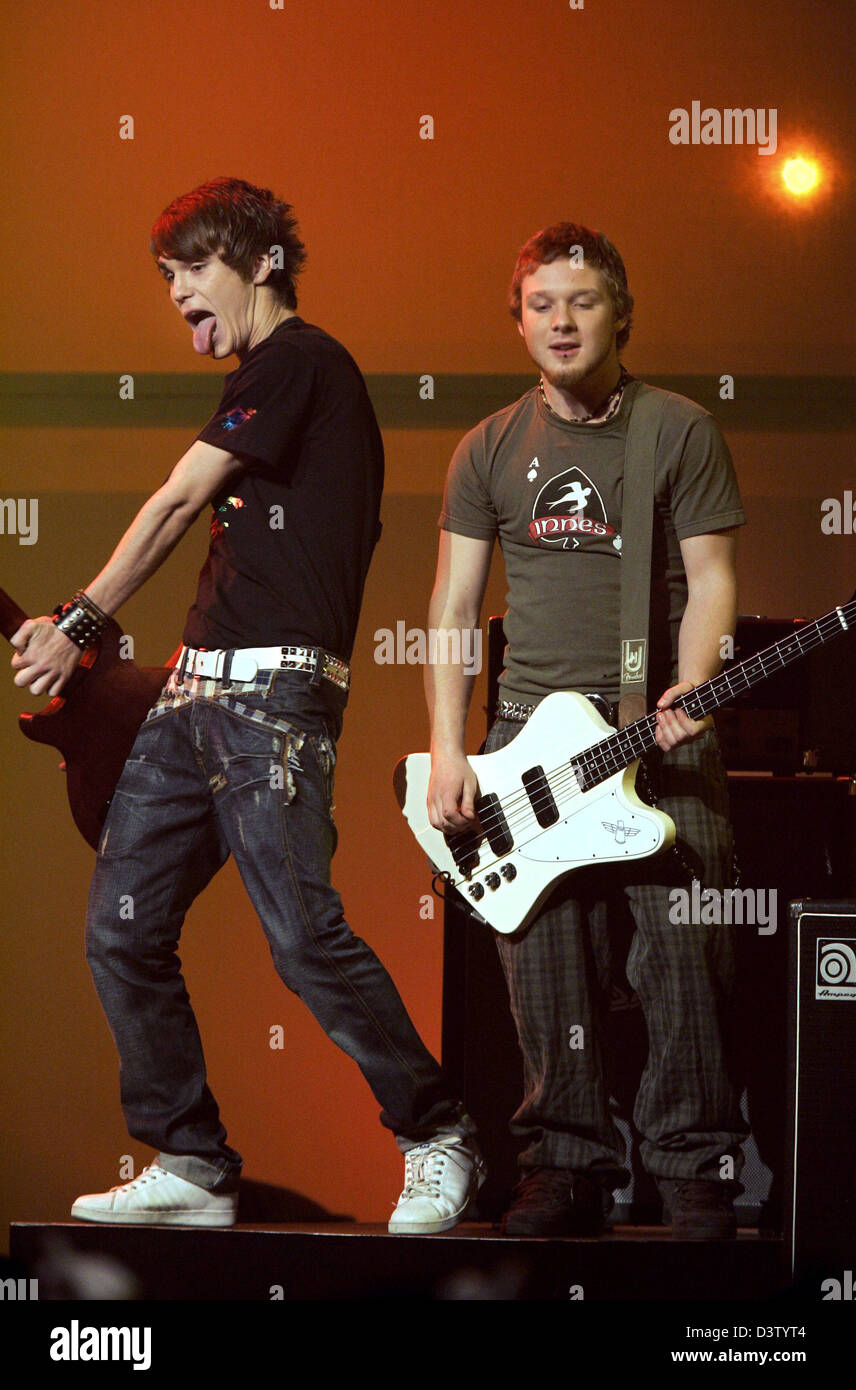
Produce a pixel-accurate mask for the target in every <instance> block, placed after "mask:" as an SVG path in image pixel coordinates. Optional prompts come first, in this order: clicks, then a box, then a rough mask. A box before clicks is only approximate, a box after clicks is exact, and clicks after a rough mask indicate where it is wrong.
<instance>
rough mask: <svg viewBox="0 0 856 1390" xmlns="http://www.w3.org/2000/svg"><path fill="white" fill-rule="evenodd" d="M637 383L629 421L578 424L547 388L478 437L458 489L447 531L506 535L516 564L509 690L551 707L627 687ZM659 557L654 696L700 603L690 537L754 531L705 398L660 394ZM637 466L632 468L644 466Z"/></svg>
mask: <svg viewBox="0 0 856 1390" xmlns="http://www.w3.org/2000/svg"><path fill="white" fill-rule="evenodd" d="M654 390H658V388H656V387H651V386H646V385H644V384H643V383H641V382H637V381H633V380H631V381H630V382H629V383H628V385H627V386H626V387H625V390H624V394H623V396H622V399H621V405H620V407H619V409H618V411H617V412H616V414H615V415H614V416H613V417H612V418H611V419H609V420H605V421H604V422H603V423H597V422H593V423H591V424H581V423H577V424H574V423H572V422H571V421H568V420H564V419H562V418H561V417H560V416H558V415H556V414H554V412H553V411H551V410H550V409H549V408H548V407H547V405H546V404H545V402H544V401H543V400H542V399H541V394H540V392H539V391H538V389H537V387H533V388H532V390H531V391H527V392H526V394H525V395H524V396H521V398H520V400H519V401H516V402H515V403H514V405H510V406H507V407H506V408H505V409H504V410H500V411H497V413H496V414H495V415H490V416H489V417H488V418H487V419H486V420H483V421H482V422H481V424H479V425H477V426H476V428H475V429H473V430H470V431H469V433H468V434H466V435H464V438H463V439H462V440H461V442H460V444H459V445H458V448H457V449H456V450H455V453H454V456H453V458H452V462H451V464H450V467H449V473H448V477H447V480H446V489H445V494H444V497H443V510H442V513H441V515H440V521H439V525H440V526H441V527H442V528H443V529H444V530H447V531H453V532H455V533H456V534H458V535H462V536H473V537H476V538H484V539H493V538H494V537H498V538H499V543H500V546H501V549H502V553H503V557H504V559H505V571H506V580H507V583H508V594H507V596H506V597H507V603H508V611H507V613H506V614H505V619H504V628H505V638H506V642H507V644H508V645H507V647H506V652H505V670H504V671H503V673H502V675H501V677H500V687H501V694H502V696H503V697H504V698H505V699H508V700H523V701H527V702H529V703H537V702H538V700H540V699H542V698H543V697H544V696H545V695H549V694H550V692H551V691H554V690H579V691H581V692H582V693H583V694H590V693H593V692H598V693H600V694H602V695H605V696H606V697H607V699H610V700H617V699H618V696H619V690H620V672H619V648H620V637H619V616H620V603H621V508H622V494H623V484H624V465H625V441H626V435H627V422H628V419H629V415H630V411H631V409H632V406H633V400H634V398H635V396H636V394H637V392H638V391H654ZM658 394H659V395H660V396H661V397H662V398H663V405H664V409H663V412H662V415H661V419H660V426H659V438H658V443H657V451H656V468H655V475H654V479H655V481H654V488H655V502H654V531H653V545H652V559H651V571H652V573H651V626H650V646H649V650H650V661H649V677H650V679H649V694H650V695H651V697H652V698H653V699H656V698H658V697H659V695H661V694H662V692H663V690H665V689H666V688H667V686H668V685H670V684H672V683H673V682H674V681H675V680H676V679H677V660H678V629H679V627H680V620H681V616H682V614H683V611H684V608H685V606H686V601H687V581H686V574H685V572H684V566H683V562H682V559H681V551H680V545H679V542H680V541H681V540H684V539H685V538H686V537H687V536H698V535H702V534H704V533H705V532H709V531H721V530H725V529H727V528H729V527H732V526H741V525H743V523H744V522H745V520H746V518H745V516H744V514H743V508H742V506H741V502H740V494H739V491H738V488H737V479H736V477H735V473H734V465H733V463H732V460H731V455H730V453H729V451H728V446H727V445H726V443H725V440H724V439H723V437H722V434H721V433H720V430H719V427H718V426H717V424H716V422H715V420H714V419H713V417H712V416H711V415H710V414H709V413H708V412H707V411H706V410H703V409H702V407H701V406H699V405H696V404H695V402H693V401H689V400H686V399H685V397H683V396H678V395H675V394H673V393H672V392H666V391H659V390H658ZM631 466H632V461H631Z"/></svg>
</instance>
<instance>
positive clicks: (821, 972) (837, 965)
mask: <svg viewBox="0 0 856 1390" xmlns="http://www.w3.org/2000/svg"><path fill="white" fill-rule="evenodd" d="M814 997H815V999H853V1000H854V1001H856V937H854V936H849V937H845V938H844V940H842V939H841V938H840V937H836V938H835V939H832V940H830V938H829V937H826V938H824V937H819V938H818V942H817V978H816V980H815V986H814Z"/></svg>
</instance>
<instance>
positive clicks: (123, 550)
mask: <svg viewBox="0 0 856 1390" xmlns="http://www.w3.org/2000/svg"><path fill="white" fill-rule="evenodd" d="M199 511H200V508H198V507H197V508H193V507H191V506H189V505H188V504H187V503H179V502H175V501H173V500H171V499H169V497H167V496H165V495H164V490H163V489H161V490H160V491H159V492H156V493H155V494H154V496H153V497H150V498H149V500H148V502H146V503H145V505H144V506H143V507H141V508H140V510H139V512H138V513H137V515H136V517H135V518H134V520H133V521H132V522H131V525H130V526H129V527H128V529H127V531H126V532H125V534H124V536H123V537H122V539H121V540H120V542H119V544H118V545H117V546H116V549H115V550H114V551H113V554H112V555H111V556H110V559H109V560H108V561H107V564H106V565H105V566H104V568H103V569H102V570H101V572H100V574H98V575H97V577H96V578H95V579H93V580H92V583H91V584H87V585H86V592H87V594H89V597H90V598H91V599H92V601H93V603H97V605H98V607H99V608H102V609H103V610H104V612H105V613H110V614H113V613H115V612H116V610H117V609H118V608H120V607H121V606H122V604H123V603H124V602H125V601H126V599H129V598H130V597H131V595H132V594H135V593H136V592H137V590H138V589H139V588H140V587H141V586H142V585H143V584H145V582H146V580H147V579H149V578H150V577H151V575H153V574H154V572H155V570H157V569H158V568H159V567H160V566H161V565H162V564H163V562H164V560H165V559H166V557H167V556H168V555H169V554H170V552H171V551H172V550H174V549H175V547H176V545H177V544H178V542H179V541H180V540H181V538H182V536H183V535H184V534H185V533H186V532H187V530H188V529H189V528H190V526H192V524H193V522H194V521H195V519H196V517H197V516H198V515H199Z"/></svg>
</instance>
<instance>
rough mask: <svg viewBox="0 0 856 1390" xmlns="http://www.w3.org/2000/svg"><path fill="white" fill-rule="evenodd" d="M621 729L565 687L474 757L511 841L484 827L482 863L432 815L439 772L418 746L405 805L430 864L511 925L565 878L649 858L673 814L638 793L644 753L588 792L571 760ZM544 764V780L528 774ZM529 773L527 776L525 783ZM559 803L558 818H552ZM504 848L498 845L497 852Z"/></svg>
mask: <svg viewBox="0 0 856 1390" xmlns="http://www.w3.org/2000/svg"><path fill="white" fill-rule="evenodd" d="M614 733H615V730H614V729H611V728H610V726H609V725H608V724H607V723H606V722H605V721H604V720H603V719H602V718H601V716H600V715H599V714H598V712H597V710H596V709H595V707H594V705H593V704H592V703H591V701H590V700H587V699H586V698H585V696H584V695H578V694H576V693H575V692H571V691H557V692H556V693H555V694H553V695H548V696H547V697H546V699H544V700H542V701H541V703H540V704H539V705H538V707H537V709H536V710H535V712H534V713H533V714H532V715H531V717H530V718H529V720H528V721H527V723H526V724H524V725H523V726H522V728H521V730H520V733H519V734H518V735H517V737H516V738H515V739H514V740H513V742H512V743H509V744H508V745H507V746H506V747H505V748H500V749H499V750H498V751H497V752H495V753H484V754H480V755H476V756H474V757H472V758H469V759H468V761H469V763H470V766H471V767H472V769H473V771H474V772H475V774H476V776H477V777H478V780H479V793H480V797H481V799H482V802H484V799H485V798H488V801H489V804H495V803H493V802H491V801H490V799H491V798H492V797H496V798H497V799H498V801H499V802H500V803H501V804H502V808H503V813H504V818H503V825H504V827H505V829H506V831H507V834H506V840H507V839H509V838H510V839H511V841H512V844H511V847H510V848H509V849H507V850H503V849H502V844H501V835H502V827H498V826H495V833H494V835H493V840H494V843H493V845H492V844H491V843H490V841H489V839H488V837H487V836H485V835H480V836H479V835H476V836H475V841H476V843H477V849H476V851H475V854H476V861H477V862H475V863H468V864H466V865H465V869H464V871H462V867H461V863H460V860H461V857H462V856H461V853H460V847H459V854H458V857H457V858H456V856H455V854H454V852H453V849H452V847H451V846H450V841H449V840H447V838H446V836H445V835H444V834H443V833H442V831H439V830H435V829H434V827H433V826H432V825H431V824H430V822H429V820H428V812H427V808H426V797H427V793H428V782H429V778H430V775H431V758H430V755H429V754H428V753H412V754H411V755H410V756H409V757H407V758H402V759H401V761H400V762H399V763H398V765H397V767H396V769H395V777H394V785H395V790H396V795H397V797H398V800H399V805H400V806H401V809H402V811H403V813H404V816H405V819H406V820H407V822H408V824H409V826H410V828H411V830H412V831H413V833H414V835H415V836H416V839H417V840H418V841H419V843H420V845H421V846H422V848H423V849H424V850H425V853H426V854H427V855H428V858H429V860H430V861H431V863H432V864H433V865H434V866H435V867H436V869H437V870H438V871H439V872H440V873H441V874H443V875H444V876H445V877H446V878H447V880H448V882H450V883H451V884H452V886H453V887H455V888H457V889H458V890H459V891H460V892H461V893H462V894H463V895H464V897H465V898H466V899H467V901H468V902H469V903H470V905H471V906H472V908H473V909H474V910H475V911H476V912H477V913H478V914H479V915H480V916H482V917H483V918H484V919H485V921H486V922H488V923H489V924H490V926H492V927H493V928H494V929H495V930H496V931H498V932H502V933H510V932H513V931H517V930H518V929H519V928H521V927H524V926H526V925H527V924H528V922H529V921H530V920H531V919H532V917H533V916H534V914H535V913H536V912H537V910H538V908H539V907H540V906H541V904H542V903H543V901H544V899H545V898H546V897H547V896H548V894H549V893H550V892H551V890H552V888H553V887H554V885H555V884H556V882H557V880H558V879H560V878H562V877H564V876H565V875H566V874H568V873H570V872H572V871H573V870H574V869H579V868H582V867H583V866H584V865H586V864H593V863H595V862H606V863H608V862H615V861H621V862H623V861H625V860H628V859H643V858H645V857H647V856H648V855H650V854H655V853H656V852H657V851H658V850H660V849H664V848H667V847H668V846H669V845H671V844H672V842H673V840H674V838H675V827H674V823H673V821H672V820H671V818H670V817H669V816H667V815H665V814H664V813H663V812H662V811H657V810H655V809H654V808H653V807H651V806H648V805H646V804H645V802H643V801H642V800H640V798H639V797H638V795H637V794H636V786H635V783H636V771H637V768H638V766H639V761H638V759H636V760H635V761H634V762H631V763H630V764H629V765H628V766H626V767H624V768H623V769H622V770H621V771H620V772H617V773H615V774H614V775H613V776H611V777H608V778H606V779H605V780H604V781H602V782H600V783H599V784H598V785H597V786H595V787H592V788H591V790H589V791H583V790H581V789H580V787H579V785H578V783H577V780H576V778H575V777H574V774H573V772H572V770H571V769H570V768H569V766H568V765H569V763H570V761H571V760H572V759H573V758H574V756H575V755H576V754H577V753H579V752H582V751H583V750H586V749H591V748H592V747H593V746H594V745H596V744H597V743H598V742H599V741H600V740H602V739H605V738H610V737H612V736H613V735H614ZM539 769H540V770H541V771H542V773H543V779H542V778H541V777H538V776H537V775H536V776H535V777H533V776H531V775H529V774H532V773H537V770H539ZM524 776H526V777H527V781H528V789H527V784H526V783H525V782H524V780H523V779H524ZM550 802H552V805H553V807H554V808H555V813H557V815H556V819H555V820H554V821H553V823H552V824H550V825H546V826H545V825H542V824H541V823H540V822H539V820H538V814H539V813H540V814H541V815H542V818H543V819H547V808H548V806H549V804H550ZM498 814H499V813H497V815H494V816H492V813H491V811H490V809H489V805H488V806H487V807H485V808H484V810H483V811H482V812H480V820H482V821H483V823H484V824H486V825H488V824H491V823H492V822H496V820H497V816H498ZM498 851H499V852H498Z"/></svg>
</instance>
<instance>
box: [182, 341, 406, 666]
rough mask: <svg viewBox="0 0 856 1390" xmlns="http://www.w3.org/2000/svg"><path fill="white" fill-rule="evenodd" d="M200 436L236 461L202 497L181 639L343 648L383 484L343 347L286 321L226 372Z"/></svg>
mask: <svg viewBox="0 0 856 1390" xmlns="http://www.w3.org/2000/svg"><path fill="white" fill-rule="evenodd" d="M198 438H199V439H203V440H205V442H206V443H207V444H213V445H215V446H216V447H217V448H218V449H226V450H228V451H229V453H231V454H234V455H235V457H236V458H239V459H241V460H242V461H244V462H245V463H246V471H245V472H242V473H239V474H236V475H235V476H234V477H233V478H232V479H231V481H230V482H229V483H227V484H226V486H225V487H224V488H223V489H222V491H221V492H220V493H218V495H217V496H216V497H215V498H214V500H213V502H212V504H211V505H212V509H213V517H212V520H211V545H210V549H209V553H208V559H207V560H206V562H205V564H204V566H203V567H202V570H201V573H200V575H199V587H198V590H197V594H196V602H195V603H194V605H193V607H192V608H191V609H190V612H189V613H188V615H187V623H186V626H185V629H184V642H185V643H186V645H187V646H189V647H207V648H209V649H212V648H217V647H261V646H278V645H280V644H285V643H288V644H297V645H305V646H319V647H324V648H325V649H326V650H327V651H330V652H333V653H335V654H336V655H337V656H341V657H344V658H346V659H347V658H349V657H350V655H351V651H352V649H353V645H354V636H355V633H356V627H357V619H358V617H359V611H360V603H361V600H362V594H363V585H364V583H365V578H366V572H367V570H368V567H369V561H370V559H371V556H372V551H373V549H374V546H375V543H376V541H377V539H378V536H379V535H380V522H379V520H378V513H379V509H380V496H381V490H382V488H383V443H382V441H381V436H380V430H379V429H378V425H377V421H376V419H375V415H374V410H373V409H372V405H371V401H370V400H369V397H368V393H367V391H366V387H365V382H364V381H363V378H362V376H361V374H360V371H359V368H358V367H357V365H356V363H355V362H354V360H353V358H352V357H351V356H350V354H349V353H348V352H347V351H346V350H345V348H343V347H342V345H341V343H338V342H336V340H335V338H331V337H330V335H329V334H327V333H325V332H323V330H322V329H320V328H316V327H315V326H314V325H313V324H310V323H305V322H304V321H303V319H301V318H299V317H297V316H296V315H295V317H293V318H290V319H286V320H285V321H284V322H283V323H281V324H279V326H278V327H277V328H275V329H274V331H273V332H272V333H271V334H270V335H269V336H268V337H267V338H265V339H264V340H263V341H262V342H261V343H259V344H258V345H257V346H256V347H254V348H253V349H252V350H251V351H250V352H249V353H248V354H247V356H246V357H245V359H244V361H243V362H242V363H241V365H240V366H239V367H238V368H237V369H236V370H235V371H234V372H230V373H229V375H228V376H227V377H226V379H225V382H224V389H223V397H222V399H221V401H220V405H219V408H218V410H217V412H216V414H215V415H213V416H212V417H211V419H210V420H209V421H208V423H207V425H205V427H204V429H202V430H201V431H200V433H199V435H198Z"/></svg>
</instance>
